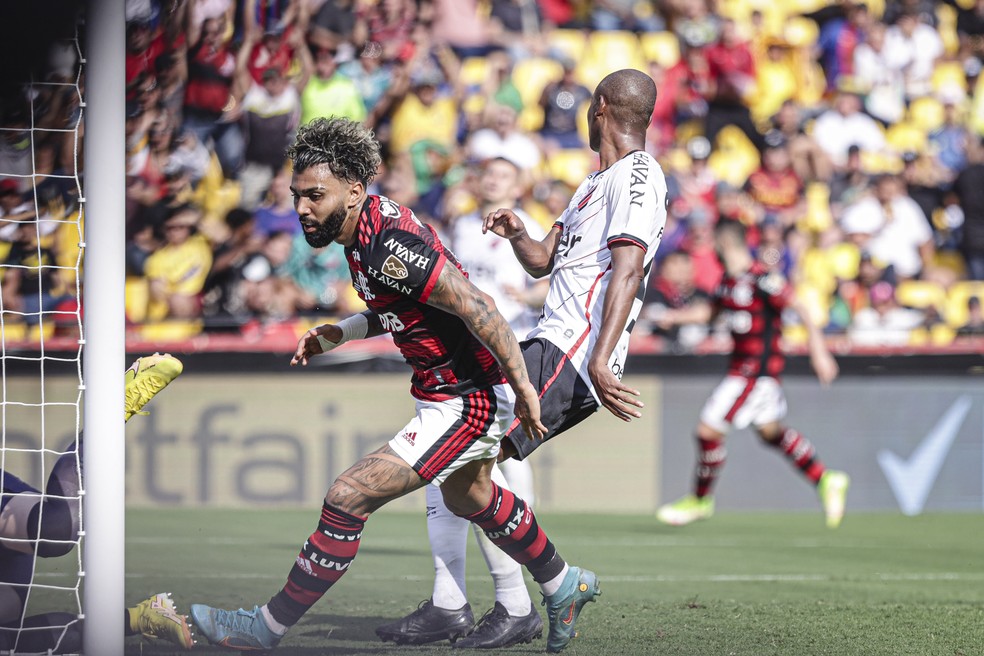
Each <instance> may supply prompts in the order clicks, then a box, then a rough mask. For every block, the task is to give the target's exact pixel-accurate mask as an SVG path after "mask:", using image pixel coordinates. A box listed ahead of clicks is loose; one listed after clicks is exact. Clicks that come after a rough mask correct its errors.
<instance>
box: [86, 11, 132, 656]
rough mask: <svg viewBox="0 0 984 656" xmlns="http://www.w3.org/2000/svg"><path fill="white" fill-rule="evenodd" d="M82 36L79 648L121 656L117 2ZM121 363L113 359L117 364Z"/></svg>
mask: <svg viewBox="0 0 984 656" xmlns="http://www.w3.org/2000/svg"><path fill="white" fill-rule="evenodd" d="M86 9H87V12H86V38H85V59H86V64H85V71H86V75H85V94H84V98H85V107H84V109H83V112H84V114H83V116H84V117H85V142H84V143H85V146H84V157H85V168H84V170H85V183H84V187H83V193H84V195H85V203H84V204H83V210H84V212H85V242H84V243H85V248H84V250H83V255H84V259H83V266H84V278H83V280H84V287H83V296H84V304H83V311H84V321H83V338H84V340H85V346H84V349H83V353H84V356H83V374H82V375H83V381H84V385H85V392H84V397H83V398H84V405H83V430H84V431H85V449H84V452H83V461H84V464H83V472H84V478H83V481H84V484H85V496H84V497H83V512H82V519H83V523H82V528H83V530H84V531H85V536H84V538H83V540H82V563H83V570H84V572H85V577H84V581H83V603H82V611H83V614H84V616H85V620H84V625H83V626H84V631H85V638H84V653H85V654H87V655H89V656H113V655H114V654H120V655H122V654H123V628H124V627H123V611H124V608H125V607H126V606H125V602H124V578H125V577H124V490H125V459H124V443H123V440H124V422H123V412H122V407H123V406H122V399H123V380H122V376H120V370H121V369H122V367H125V366H126V365H125V359H126V344H125V340H126V333H125V325H124V298H123V295H124V275H125V269H124V256H125V251H124V239H125V226H126V218H125V198H124V194H125V176H126V165H125V156H126V144H125V137H124V124H125V99H124V98H125V77H126V76H125V48H126V41H125V38H126V37H125V35H126V25H125V14H124V0H89V2H88V6H87V8H86ZM121 365H122V366H121Z"/></svg>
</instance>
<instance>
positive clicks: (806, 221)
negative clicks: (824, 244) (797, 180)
mask: <svg viewBox="0 0 984 656" xmlns="http://www.w3.org/2000/svg"><path fill="white" fill-rule="evenodd" d="M805 196H806V215H805V216H804V217H803V220H802V222H801V226H800V227H801V228H803V229H804V230H806V231H808V232H817V233H819V232H824V231H825V230H827V229H829V228H830V227H831V226H832V225H833V224H834V217H833V215H832V214H831V213H830V187H829V186H828V185H827V183H825V182H811V183H809V184H808V185H807V186H806V193H805Z"/></svg>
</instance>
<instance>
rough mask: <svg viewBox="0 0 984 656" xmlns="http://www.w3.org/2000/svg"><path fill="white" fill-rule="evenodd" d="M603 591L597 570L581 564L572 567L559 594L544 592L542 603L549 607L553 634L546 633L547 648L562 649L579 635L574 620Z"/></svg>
mask: <svg viewBox="0 0 984 656" xmlns="http://www.w3.org/2000/svg"><path fill="white" fill-rule="evenodd" d="M600 594H601V586H600V585H599V584H598V577H597V576H595V573H594V572H591V571H588V570H586V569H581V568H580V567H571V568H570V569H569V570H568V571H567V576H565V577H564V582H563V583H562V584H561V586H560V589H559V590H557V592H556V593H554V594H552V595H550V596H547V595H543V605H544V606H546V607H547V618H548V620H549V621H550V633H549V634H548V635H547V651H548V652H550V653H556V652H559V651H563V649H564V647H566V646H567V643H568V642H570V641H571V638H573V637H574V636H576V635H577V632H576V631H575V630H574V622H576V621H577V616H578V615H579V614H580V613H581V608H582V607H583V606H584V604H586V603H588V602H589V601H594V600H595V597H597V596H598V595H600Z"/></svg>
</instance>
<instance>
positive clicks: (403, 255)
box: [383, 237, 430, 272]
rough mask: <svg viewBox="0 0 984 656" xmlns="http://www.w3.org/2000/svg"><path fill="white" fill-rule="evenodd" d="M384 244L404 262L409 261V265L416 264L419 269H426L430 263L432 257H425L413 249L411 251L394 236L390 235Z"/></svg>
mask: <svg viewBox="0 0 984 656" xmlns="http://www.w3.org/2000/svg"><path fill="white" fill-rule="evenodd" d="M383 246H385V247H386V248H388V249H389V250H390V252H391V253H394V254H396V257H398V258H399V259H400V260H402V261H403V262H405V263H407V264H409V265H412V266H415V267H417V268H418V269H425V268H427V265H428V264H430V258H429V257H424V256H423V255H421V254H419V253H414V252H413V251H411V250H410V249H409V248H407V247H406V246H404V245H403V244H401V243H400V242H398V241H397V240H396V239H395V238H393V237H390V238H389V239H387V240H386V242H385V243H384V244H383ZM388 261H389V260H387V262H388ZM385 269H386V267H385V265H384V267H383V271H384V272H385Z"/></svg>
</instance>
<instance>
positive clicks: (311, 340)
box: [290, 323, 342, 367]
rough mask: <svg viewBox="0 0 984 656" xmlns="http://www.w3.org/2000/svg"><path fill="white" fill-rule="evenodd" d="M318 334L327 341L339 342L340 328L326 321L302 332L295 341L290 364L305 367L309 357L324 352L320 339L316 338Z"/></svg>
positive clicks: (340, 337)
mask: <svg viewBox="0 0 984 656" xmlns="http://www.w3.org/2000/svg"><path fill="white" fill-rule="evenodd" d="M319 336H320V337H324V338H325V339H327V340H328V341H329V342H339V341H341V339H342V329H341V328H339V327H338V326H336V325H334V324H331V323H326V324H323V325H321V326H316V327H315V328H312V329H311V330H309V331H307V332H306V333H304V335H303V336H302V337H301V339H299V340H298V341H297V350H296V351H294V357H292V358H291V359H290V366H292V367H293V366H296V365H301V366H304V367H306V366H307V363H308V359H309V358H312V357H314V356H315V355H320V354H321V353H324V352H325V349H324V348H322V346H321V341H320V340H319V339H318V337H319Z"/></svg>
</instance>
